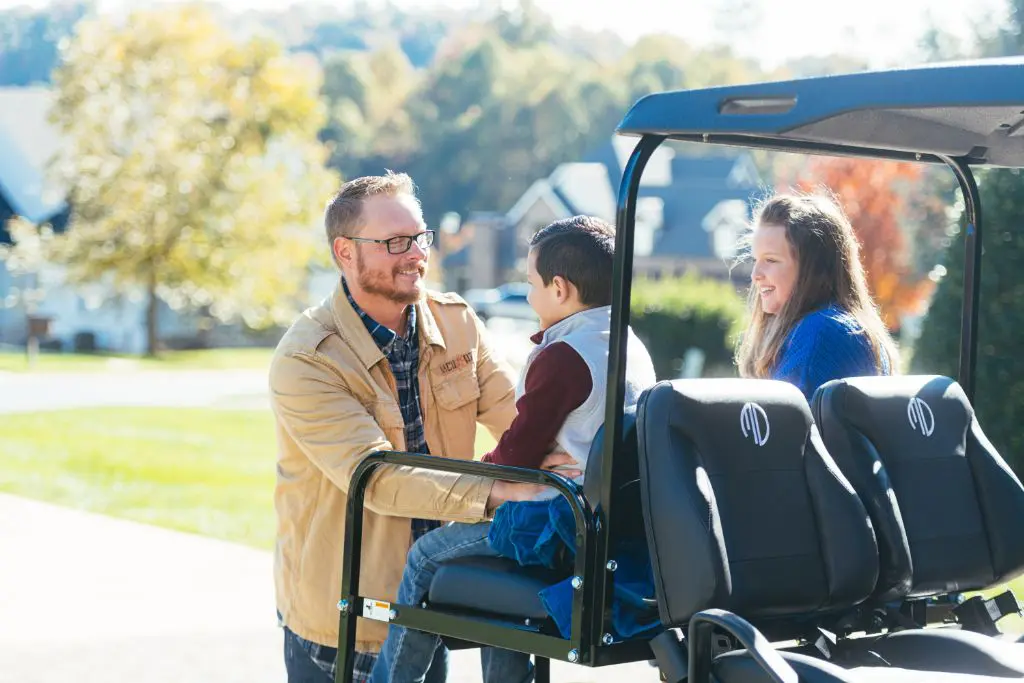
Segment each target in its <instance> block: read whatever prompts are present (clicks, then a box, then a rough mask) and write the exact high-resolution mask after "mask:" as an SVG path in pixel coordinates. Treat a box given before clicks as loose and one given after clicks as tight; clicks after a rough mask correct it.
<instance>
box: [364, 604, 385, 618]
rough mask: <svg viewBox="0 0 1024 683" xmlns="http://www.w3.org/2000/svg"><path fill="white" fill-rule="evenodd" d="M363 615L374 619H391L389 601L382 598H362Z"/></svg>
mask: <svg viewBox="0 0 1024 683" xmlns="http://www.w3.org/2000/svg"><path fill="white" fill-rule="evenodd" d="M363 616H364V617H365V618H367V619H373V620H375V621H391V603H389V602H384V601H383V600H363Z"/></svg>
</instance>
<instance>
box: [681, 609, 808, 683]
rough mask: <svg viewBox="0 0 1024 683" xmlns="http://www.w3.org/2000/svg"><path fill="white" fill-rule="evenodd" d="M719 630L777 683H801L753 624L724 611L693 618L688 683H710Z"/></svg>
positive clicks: (705, 612) (702, 614) (700, 614)
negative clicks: (713, 643)
mask: <svg viewBox="0 0 1024 683" xmlns="http://www.w3.org/2000/svg"><path fill="white" fill-rule="evenodd" d="M716 628H720V629H722V630H724V631H727V632H729V633H730V634H731V635H733V636H734V637H735V638H736V640H738V641H739V642H740V644H741V645H742V646H743V647H744V648H745V649H746V650H747V652H749V653H750V656H751V657H753V658H754V661H756V662H757V663H758V664H759V665H760V666H761V668H763V669H764V670H765V672H767V674H768V675H769V676H770V677H771V679H772V680H773V681H775V683H799V680H800V678H799V677H798V676H797V673H796V671H794V670H793V667H792V666H790V665H789V663H788V662H786V660H784V659H783V658H782V655H780V654H779V653H778V652H777V651H776V650H775V648H773V647H772V645H771V643H769V642H768V641H767V639H765V637H764V636H763V635H761V632H760V631H758V630H757V629H756V628H754V626H753V624H751V623H750V622H749V621H747V620H746V619H744V618H743V617H741V616H739V615H736V614H733V613H732V612H728V611H726V610H722V609H708V610H704V611H703V612H698V613H697V614H694V615H693V616H692V617H691V618H690V625H689V641H690V652H689V658H690V662H689V667H690V670H689V676H688V677H687V678H688V680H687V683H711V680H712V679H711V666H712V664H713V659H714V652H713V649H712V636H713V634H714V630H715V629H716Z"/></svg>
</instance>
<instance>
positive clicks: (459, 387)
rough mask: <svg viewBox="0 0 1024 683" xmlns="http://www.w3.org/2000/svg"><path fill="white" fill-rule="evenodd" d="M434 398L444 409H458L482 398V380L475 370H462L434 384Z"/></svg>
mask: <svg viewBox="0 0 1024 683" xmlns="http://www.w3.org/2000/svg"><path fill="white" fill-rule="evenodd" d="M433 389H434V398H435V400H436V401H437V405H438V406H439V407H440V408H441V409H442V410H458V409H459V408H462V407H464V406H466V405H469V404H470V403H474V404H475V402H476V401H478V400H479V399H480V382H479V380H478V379H477V376H476V373H475V372H462V373H459V374H457V375H455V376H453V377H446V378H445V379H444V380H442V381H441V382H439V383H437V384H434V385H433Z"/></svg>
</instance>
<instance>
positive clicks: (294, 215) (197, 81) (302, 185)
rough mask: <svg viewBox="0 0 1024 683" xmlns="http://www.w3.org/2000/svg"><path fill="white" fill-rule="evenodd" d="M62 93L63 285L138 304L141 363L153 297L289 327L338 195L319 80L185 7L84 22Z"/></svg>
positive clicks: (70, 50) (154, 334) (257, 41)
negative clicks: (329, 203) (141, 303)
mask: <svg viewBox="0 0 1024 683" xmlns="http://www.w3.org/2000/svg"><path fill="white" fill-rule="evenodd" d="M55 85H56V87H57V91H58V99H57V102H56V104H55V107H54V111H53V117H52V118H53V121H54V123H55V124H56V126H57V127H58V128H59V130H60V132H61V133H62V134H63V137H64V144H63V147H62V152H61V154H60V158H59V159H57V161H56V163H55V166H54V171H55V173H56V175H57V176H58V177H59V178H60V179H61V180H62V181H63V182H64V183H65V184H66V185H67V186H69V187H71V188H72V189H71V196H70V198H69V199H70V203H71V205H72V207H73V213H72V217H71V223H70V227H69V229H68V230H67V232H66V233H65V234H64V235H63V236H62V237H61V239H59V240H55V241H54V242H55V251H54V253H53V257H54V258H55V259H56V260H58V261H59V262H61V263H62V264H63V265H65V266H66V268H67V273H68V278H69V280H70V282H71V283H86V282H95V281H97V280H104V279H105V280H109V281H110V282H111V284H112V285H113V286H114V287H115V289H116V290H117V291H119V292H132V291H138V290H140V289H141V290H142V291H144V292H145V293H146V295H147V297H148V305H147V316H146V320H147V343H148V350H149V352H150V353H155V352H156V350H157V342H158V329H157V310H158V302H159V299H160V298H162V299H163V300H165V301H166V302H168V303H169V304H170V305H171V306H172V307H174V308H185V307H195V308H201V309H203V310H205V311H208V312H209V313H210V314H211V315H213V316H215V317H217V318H219V319H222V320H233V319H241V320H243V321H244V322H245V323H247V324H249V325H251V326H261V325H264V324H267V323H269V322H283V321H285V320H287V319H288V318H289V317H290V316H291V315H292V314H293V312H294V308H295V306H296V305H297V303H298V301H297V299H298V297H300V296H301V295H302V293H303V288H304V285H305V278H304V276H303V271H304V268H305V266H306V265H307V263H308V261H309V259H310V256H311V254H312V253H313V249H315V248H316V246H317V243H316V242H314V232H313V226H314V224H315V223H316V222H317V217H318V215H319V214H320V212H321V211H322V209H323V205H324V201H325V198H326V197H327V196H328V195H329V192H330V191H331V189H332V188H334V187H335V186H336V183H337V180H336V178H335V176H334V175H333V173H331V172H328V171H326V170H325V169H324V166H323V162H324V158H323V157H324V150H323V148H322V146H321V145H320V144H319V143H318V142H317V138H316V136H317V132H318V130H319V129H320V128H321V126H322V124H323V122H324V118H325V117H324V112H323V111H322V105H321V103H320V101H319V99H318V96H317V93H318V90H319V85H320V84H319V77H318V75H317V71H316V70H315V69H311V68H309V65H308V64H306V63H302V62H300V61H297V59H296V58H293V57H289V56H286V55H285V54H284V53H283V52H282V49H281V48H280V46H279V45H277V44H276V43H274V42H271V41H269V40H267V39H264V38H258V37H254V38H250V39H248V40H246V41H245V42H236V41H235V40H234V39H232V37H231V36H230V35H229V33H228V32H227V31H226V30H225V29H224V28H222V27H221V26H220V25H218V24H217V22H216V21H215V20H214V19H213V17H212V15H211V14H209V13H208V11H207V10H206V9H203V8H201V7H199V6H182V7H173V8H169V9H161V10H154V11H139V12H134V13H132V14H131V15H129V16H128V17H127V19H125V20H123V21H122V20H118V19H111V18H99V19H92V20H88V21H83V22H82V23H80V24H79V25H78V27H77V30H76V32H75V35H74V36H73V38H72V40H71V41H70V44H69V45H68V47H67V49H66V50H65V53H64V55H63V64H62V66H61V67H60V68H59V69H58V70H57V71H56V72H55Z"/></svg>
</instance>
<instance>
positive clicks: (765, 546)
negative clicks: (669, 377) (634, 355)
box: [637, 379, 878, 626]
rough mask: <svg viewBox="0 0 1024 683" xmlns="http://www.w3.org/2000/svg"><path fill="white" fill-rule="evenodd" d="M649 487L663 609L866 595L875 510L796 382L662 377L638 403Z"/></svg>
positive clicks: (782, 607)
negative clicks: (831, 450) (846, 474)
mask: <svg viewBox="0 0 1024 683" xmlns="http://www.w3.org/2000/svg"><path fill="white" fill-rule="evenodd" d="M637 425H638V438H639V448H640V484H641V493H642V508H643V515H644V522H645V527H646V531H647V539H648V547H649V549H650V553H651V559H652V561H653V564H654V578H655V587H656V589H657V594H658V604H659V609H660V617H661V620H662V622H663V623H664V624H665V625H666V626H677V625H681V624H684V623H686V622H687V621H688V620H689V618H690V617H691V616H692V615H693V614H695V613H696V612H698V611H701V610H704V609H708V608H712V607H717V608H722V609H727V610H730V611H733V612H736V613H737V614H739V615H741V616H743V617H745V618H747V619H754V618H758V617H772V616H782V615H790V614H811V613H815V612H819V611H826V610H833V609H841V608H845V607H848V606H851V605H855V604H857V603H859V602H860V601H862V600H864V599H865V598H866V597H867V596H868V595H869V594H870V593H871V590H872V589H873V588H874V586H875V581H876V578H877V573H878V565H877V563H878V556H877V549H876V547H875V540H874V534H873V532H872V530H871V525H870V522H869V520H868V516H867V512H866V511H865V509H864V506H863V504H862V503H861V501H860V499H859V498H858V497H857V495H856V493H855V492H854V491H853V488H852V487H851V486H850V485H849V483H848V482H846V480H845V479H844V478H843V476H842V475H841V474H840V472H839V470H838V468H836V466H835V464H834V463H833V462H832V460H831V458H830V457H829V455H828V453H827V452H826V451H825V449H824V446H823V445H822V443H821V440H820V438H819V437H818V433H817V430H816V428H815V426H814V424H813V422H812V420H811V414H810V409H809V407H808V405H807V401H806V400H805V399H804V397H803V395H802V394H801V393H800V391H799V390H798V389H797V388H796V387H794V386H792V385H790V384H787V383H784V382H776V381H770V380H745V379H698V380H676V381H673V382H660V383H659V384H657V385H655V386H654V387H652V388H651V389H650V390H648V391H647V392H646V393H645V394H644V395H643V396H642V397H641V399H640V404H639V409H638V418H637Z"/></svg>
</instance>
